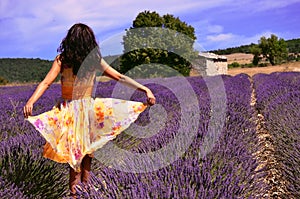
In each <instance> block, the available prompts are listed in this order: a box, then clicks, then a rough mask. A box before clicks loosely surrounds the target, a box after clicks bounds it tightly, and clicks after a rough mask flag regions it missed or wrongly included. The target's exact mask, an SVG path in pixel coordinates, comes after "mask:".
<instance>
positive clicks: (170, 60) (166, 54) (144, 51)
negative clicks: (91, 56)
mask: <svg viewBox="0 0 300 199" xmlns="http://www.w3.org/2000/svg"><path fill="white" fill-rule="evenodd" d="M195 40H196V36H195V30H194V28H193V27H192V26H190V25H188V24H186V23H185V22H182V21H181V20H180V19H179V18H178V17H177V18H176V17H174V16H173V15H170V14H166V15H163V16H160V15H159V14H158V13H156V12H150V11H144V12H141V13H139V14H138V15H137V17H136V19H135V20H134V21H133V24H132V27H130V28H129V30H126V35H125V36H124V37H123V45H124V52H123V55H122V57H121V65H120V71H121V72H122V73H127V74H128V73H129V74H131V75H133V76H135V77H141V78H143V77H157V76H172V75H176V74H178V73H180V74H182V75H184V76H187V75H189V72H190V67H191V62H192V60H194V59H195V58H196V57H197V54H198V53H197V52H196V51H195V50H194V48H193V45H194V42H195Z"/></svg>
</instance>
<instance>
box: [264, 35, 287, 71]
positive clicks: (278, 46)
mask: <svg viewBox="0 0 300 199" xmlns="http://www.w3.org/2000/svg"><path fill="white" fill-rule="evenodd" d="M258 47H259V48H260V49H261V53H262V55H263V56H264V57H265V58H266V59H267V60H269V62H270V63H271V64H272V65H276V64H280V63H282V61H283V60H285V59H286V58H287V55H288V50H287V45H286V43H285V41H284V40H283V39H279V40H278V37H277V36H276V35H274V34H272V35H271V37H270V38H266V37H264V36H263V37H261V38H260V40H259V44H258Z"/></svg>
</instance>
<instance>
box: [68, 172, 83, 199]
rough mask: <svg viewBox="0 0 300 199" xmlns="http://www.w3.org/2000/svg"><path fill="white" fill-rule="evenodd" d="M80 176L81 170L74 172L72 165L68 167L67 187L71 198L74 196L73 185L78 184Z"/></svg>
mask: <svg viewBox="0 0 300 199" xmlns="http://www.w3.org/2000/svg"><path fill="white" fill-rule="evenodd" d="M80 178H81V172H76V171H75V170H74V169H73V168H72V167H70V178H69V187H70V192H71V196H72V197H73V198H76V190H75V187H76V185H78V184H79V182H80V180H81V179H80Z"/></svg>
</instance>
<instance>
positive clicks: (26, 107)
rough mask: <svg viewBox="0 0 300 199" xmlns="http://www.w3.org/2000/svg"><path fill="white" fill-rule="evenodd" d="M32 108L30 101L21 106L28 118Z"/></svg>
mask: <svg viewBox="0 0 300 199" xmlns="http://www.w3.org/2000/svg"><path fill="white" fill-rule="evenodd" d="M32 109H33V104H32V103H30V102H27V103H26V105H25V106H24V108H23V113H24V117H26V118H28V116H31V114H32Z"/></svg>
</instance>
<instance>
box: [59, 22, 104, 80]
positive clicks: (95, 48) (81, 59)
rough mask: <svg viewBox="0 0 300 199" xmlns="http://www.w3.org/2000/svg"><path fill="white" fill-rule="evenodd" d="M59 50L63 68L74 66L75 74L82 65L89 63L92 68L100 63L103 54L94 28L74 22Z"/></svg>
mask: <svg viewBox="0 0 300 199" xmlns="http://www.w3.org/2000/svg"><path fill="white" fill-rule="evenodd" d="M57 52H59V53H60V56H59V60H60V61H61V63H62V67H61V68H62V70H63V69H64V68H65V67H72V69H73V74H74V75H77V73H78V71H79V69H80V67H81V65H82V64H83V63H84V64H88V65H89V67H90V69H92V68H95V67H96V66H97V65H99V63H100V60H101V54H100V49H99V45H98V43H97V41H96V38H95V34H94V32H93V30H92V29H91V28H90V27H89V26H87V25H85V24H82V23H77V24H74V25H73V26H72V27H71V28H70V29H69V31H68V34H67V36H66V37H65V38H64V39H63V40H62V42H61V44H60V46H59V48H58V49H57Z"/></svg>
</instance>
